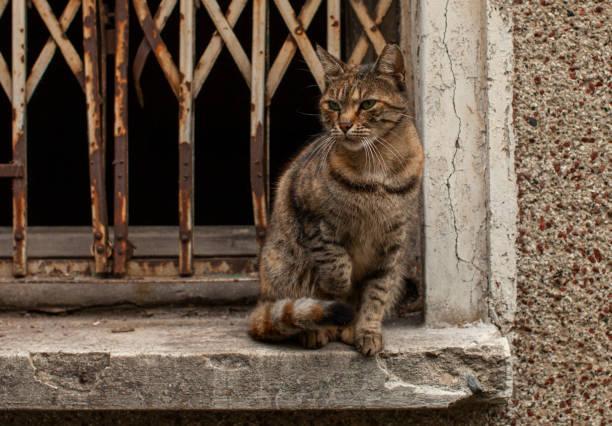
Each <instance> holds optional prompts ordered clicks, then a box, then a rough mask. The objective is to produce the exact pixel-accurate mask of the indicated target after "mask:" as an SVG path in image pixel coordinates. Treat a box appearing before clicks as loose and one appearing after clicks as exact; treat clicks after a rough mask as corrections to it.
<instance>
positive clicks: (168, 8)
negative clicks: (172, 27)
mask: <svg viewBox="0 0 612 426" xmlns="http://www.w3.org/2000/svg"><path fill="white" fill-rule="evenodd" d="M176 2H177V0H162V2H161V3H160V4H159V6H158V7H157V11H156V12H155V17H154V18H153V25H152V26H151V27H150V28H151V29H152V30H155V31H157V33H158V34H159V33H161V32H162V31H163V29H164V27H165V26H166V22H168V18H169V17H170V14H171V13H172V11H173V10H174V8H175V7H176ZM137 6H138V7H140V9H143V5H141V4H139V5H136V4H134V7H135V8H136V7H137ZM144 6H146V4H145V5H144ZM141 12H142V13H144V15H143V16H144V17H145V21H146V14H147V10H144V9H143V10H141ZM139 19H140V18H139ZM145 21H140V22H141V26H142V23H143V22H145ZM147 25H149V24H147ZM150 52H151V46H150V45H149V42H148V39H147V38H146V35H145V39H144V40H142V42H141V43H140V45H139V46H138V51H137V52H136V56H135V57H134V65H133V66H132V72H133V73H134V89H135V90H136V96H137V97H138V101H139V102H140V105H141V106H142V105H144V97H143V95H142V87H141V86H140V76H141V75H142V71H143V70H144V66H145V63H146V62H147V58H148V57H149V53H150ZM174 68H176V66H175V67H174ZM162 71H163V70H162ZM169 71H170V72H171V73H174V71H172V70H169ZM177 76H178V72H177ZM177 81H178V80H177ZM175 89H176V90H175ZM172 90H173V91H174V94H175V95H178V85H177V87H176V88H173V89H172Z"/></svg>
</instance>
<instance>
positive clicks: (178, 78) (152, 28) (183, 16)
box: [0, 0, 393, 276]
mask: <svg viewBox="0 0 612 426" xmlns="http://www.w3.org/2000/svg"><path fill="white" fill-rule="evenodd" d="M97 1H99V0H68V3H67V5H66V7H65V9H64V11H63V13H62V15H61V17H60V19H59V21H58V20H57V19H56V17H55V16H54V15H53V12H52V11H51V8H50V7H49V4H48V3H47V0H32V3H33V4H34V6H35V7H36V9H37V10H38V12H39V13H40V15H41V17H42V19H43V21H44V22H45V25H46V26H47V28H48V29H49V33H50V34H51V37H50V38H49V40H48V41H47V44H46V45H45V46H44V48H43V49H42V51H41V54H40V55H39V57H38V59H37V60H36V62H35V64H34V66H33V67H32V71H31V73H30V76H29V77H28V78H27V79H26V74H27V69H26V64H25V59H24V58H25V52H26V28H25V21H26V0H12V2H13V3H12V4H13V49H12V55H13V61H12V66H13V70H12V75H11V74H10V73H9V72H8V67H7V65H6V62H5V60H4V58H3V57H2V55H1V54H0V86H1V87H2V88H3V89H4V91H5V92H6V94H7V95H8V97H9V99H10V100H11V102H12V105H13V108H14V110H15V115H14V117H13V161H12V162H11V163H10V164H7V165H0V177H10V178H12V179H13V235H14V241H15V244H14V274H15V275H16V276H24V275H25V274H26V268H27V262H26V261H27V257H26V236H27V235H26V228H27V203H26V190H27V183H26V176H27V169H26V127H25V118H26V104H27V101H28V100H29V99H30V98H31V96H32V94H33V93H34V90H35V89H36V86H37V84H38V82H39V81H40V79H41V78H42V76H43V74H44V72H45V70H46V68H47V66H48V64H49V63H50V61H51V59H52V58H53V56H54V54H55V52H56V50H57V49H58V48H59V50H60V51H61V53H62V56H63V57H64V58H65V60H66V61H67V63H68V65H69V66H70V69H71V70H72V72H73V74H74V75H75V76H76V78H77V80H78V81H79V83H80V84H81V86H82V87H83V90H84V91H85V95H86V100H87V117H88V141H89V161H90V181H91V199H92V228H93V237H94V245H93V252H94V253H93V254H94V258H95V271H96V273H106V272H110V269H111V268H110V267H109V266H110V265H109V258H110V257H111V256H110V252H109V237H108V229H107V228H108V227H107V206H106V198H105V190H104V189H105V188H104V151H105V141H104V134H103V133H104V132H103V116H104V111H103V110H104V108H103V105H104V104H103V101H104V99H103V97H102V95H101V93H103V91H104V88H103V83H102V82H101V80H102V79H101V72H102V70H103V66H102V65H101V64H103V62H104V59H103V55H101V52H100V49H101V46H103V38H102V37H98V33H99V32H100V23H99V22H98V13H99V12H100V9H101V8H102V7H103V6H102V4H101V3H98V2H97ZM247 1H248V0H232V1H231V2H230V5H229V6H228V9H227V11H226V13H225V14H224V13H223V12H222V10H221V8H220V7H219V4H218V2H217V1H216V0H162V1H161V2H160V4H159V6H158V9H157V11H156V13H155V15H154V16H152V15H151V11H150V9H149V7H148V5H147V1H146V0H132V5H133V7H134V11H135V13H136V17H137V18H138V22H139V24H140V26H141V28H142V30H143V33H144V40H143V41H142V42H141V44H140V46H139V48H138V51H137V53H136V56H135V58H134V61H133V69H132V71H133V75H134V79H135V84H136V91H137V94H138V97H139V98H140V99H141V100H142V90H141V89H140V86H139V79H140V76H141V75H142V72H143V69H144V65H145V63H146V60H147V58H148V56H149V54H150V53H153V55H154V57H155V58H156V61H157V63H158V64H159V66H160V68H161V70H162V72H163V73H164V76H165V77H166V80H167V81H168V83H169V85H170V88H171V89H172V91H173V92H174V93H175V95H176V97H177V100H178V104H179V118H178V119H179V135H178V136H179V137H178V148H179V273H180V274H181V275H191V274H193V194H194V191H193V155H194V153H193V128H194V126H193V120H194V100H195V99H196V97H197V96H198V94H199V93H200V90H201V88H202V86H203V85H204V83H205V81H206V79H207V77H208V75H209V74H210V71H211V70H212V67H213V66H214V64H215V62H216V60H217V58H218V56H219V54H220V53H221V50H222V48H223V47H224V46H225V47H227V49H228V51H229V52H230V54H231V56H232V58H233V59H234V61H235V63H236V65H237V67H238V69H239V71H240V73H241V74H242V76H243V78H244V80H245V82H246V84H247V86H248V87H249V88H250V90H251V127H250V141H251V142H250V146H251V152H250V155H251V163H250V179H251V189H252V190H251V192H252V198H253V212H254V221H255V227H256V231H257V238H258V240H259V241H260V242H262V241H263V238H264V236H265V231H266V226H267V204H268V186H269V183H268V158H269V141H268V136H267V131H266V127H267V123H268V122H269V106H270V104H271V102H272V98H273V97H274V93H275V92H276V89H277V88H278V86H279V84H280V82H281V80H282V78H283V77H284V75H285V73H286V70H287V68H288V67H289V64H290V62H291V60H292V59H293V57H294V56H295V54H296V53H297V51H298V50H299V51H300V53H301V55H302V57H303V58H304V60H305V62H306V64H307V66H308V68H309V69H310V71H311V72H312V74H313V77H314V78H315V80H316V82H317V84H318V86H319V87H320V89H321V90H323V89H324V85H325V78H324V73H323V68H322V66H321V63H320V61H319V59H318V58H317V56H316V53H315V50H314V48H313V46H312V43H311V41H310V39H309V38H308V35H307V30H308V28H309V26H310V24H311V22H312V20H313V18H314V16H315V14H316V12H317V11H318V10H319V8H320V7H321V4H322V2H323V0H306V2H305V3H304V5H303V6H302V8H301V10H300V12H299V14H296V13H295V11H294V10H293V8H292V7H291V5H290V3H289V0H274V4H275V6H276V8H277V9H278V11H279V13H280V15H281V16H282V18H283V20H284V22H285V24H286V26H287V28H288V30H289V35H288V36H287V38H286V40H285V42H284V43H283V45H282V47H281V49H280V51H279V53H278V55H277V56H276V58H275V59H274V61H273V62H272V65H271V66H270V68H269V69H268V70H266V56H267V45H268V34H267V29H266V28H267V22H266V20H267V8H268V3H269V2H268V1H267V0H253V9H252V17H253V29H252V41H251V42H252V50H251V58H249V57H248V56H247V54H246V53H245V51H244V49H243V47H242V45H241V44H240V41H239V40H238V38H237V37H236V35H235V33H234V32H233V27H234V26H235V24H236V22H237V21H238V18H239V17H240V15H241V14H242V12H243V11H244V9H245V7H246V5H247ZM392 1H393V0H380V1H379V2H378V4H377V6H376V10H375V14H374V15H375V16H374V17H371V16H370V14H369V12H368V10H367V7H366V5H365V4H364V3H363V2H362V1H360V0H350V1H349V4H350V6H351V8H352V9H353V11H354V13H355V15H356V17H357V19H358V21H359V22H360V24H361V25H362V27H363V33H362V35H361V36H360V38H359V39H358V40H357V43H356V45H355V48H354V50H353V52H352V53H351V55H350V56H349V63H351V64H359V63H361V61H362V60H363V58H364V57H365V55H366V53H367V50H368V48H369V44H370V43H371V44H372V46H373V47H374V49H375V51H376V52H377V53H380V51H381V50H382V49H383V47H384V45H385V40H384V37H383V36H382V34H381V32H380V30H379V29H378V26H379V25H380V24H381V22H382V20H383V18H384V17H385V15H386V14H387V12H388V11H389V9H390V6H391V4H392ZM198 2H201V4H202V5H203V6H204V8H205V9H206V11H207V13H208V15H209V16H210V18H211V20H212V22H213V23H214V25H215V28H216V30H215V32H214V34H213V36H212V38H211V40H210V42H209V44H208V46H207V47H206V49H205V50H204V52H203V54H202V55H201V57H200V58H199V60H198V61H197V64H196V63H195V60H194V59H195V25H196V14H195V7H196V3H198ZM177 3H178V4H179V13H180V28H179V31H180V43H179V46H180V47H179V64H178V67H177V65H176V64H175V63H174V62H173V60H172V56H171V54H170V52H169V50H168V48H167V46H166V44H165V43H164V41H163V39H162V37H161V33H162V31H163V29H164V27H165V24H166V22H167V20H168V18H169V17H170V15H171V14H172V13H173V11H174V10H175V9H176V6H177ZM326 3H327V48H328V50H329V51H330V52H331V53H332V54H334V55H336V56H340V53H341V28H340V23H341V19H340V14H341V4H342V2H341V1H340V0H327V2H326ZM7 4H8V0H0V16H1V15H2V13H3V12H4V9H5V8H6V6H7ZM80 7H82V9H83V45H84V55H83V61H81V58H80V57H79V55H78V53H77V52H76V50H75V49H74V46H73V45H72V44H71V43H70V41H69V40H68V38H67V37H66V35H65V32H66V30H67V29H68V27H69V26H70V24H71V23H72V21H73V20H74V17H75V15H76V13H77V12H78V9H79V8H80ZM115 29H116V31H115V46H114V51H115V94H114V104H115V114H114V138H115V141H114V145H115V158H114V162H113V164H114V185H115V188H114V198H115V203H114V205H115V207H114V223H115V225H114V227H115V240H114V243H113V247H112V258H113V265H112V272H113V273H115V274H116V275H123V274H125V273H126V272H127V262H128V260H129V250H130V247H129V241H128V199H129V197H128V122H127V120H128V116H127V108H128V106H127V92H128V84H129V83H128V80H129V77H128V72H129V70H128V64H129V57H128V53H129V46H128V40H129V0H117V1H116V2H115Z"/></svg>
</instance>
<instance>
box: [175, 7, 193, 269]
mask: <svg viewBox="0 0 612 426" xmlns="http://www.w3.org/2000/svg"><path fill="white" fill-rule="evenodd" d="M179 28H180V48H179V68H180V70H181V77H182V78H181V82H180V86H179V274H180V275H182V276H185V275H192V274H193V118H194V114H193V112H194V111H193V108H194V104H193V84H192V83H193V68H194V67H193V65H194V54H195V7H194V2H193V0H180V26H179Z"/></svg>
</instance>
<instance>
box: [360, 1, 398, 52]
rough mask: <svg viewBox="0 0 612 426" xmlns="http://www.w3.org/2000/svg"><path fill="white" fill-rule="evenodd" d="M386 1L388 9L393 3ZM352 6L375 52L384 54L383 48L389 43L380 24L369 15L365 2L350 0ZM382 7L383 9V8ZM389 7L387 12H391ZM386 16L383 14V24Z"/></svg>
mask: <svg viewBox="0 0 612 426" xmlns="http://www.w3.org/2000/svg"><path fill="white" fill-rule="evenodd" d="M386 1H387V2H388V3H389V5H388V7H390V6H391V2H392V1H391V0H386ZM380 3H383V4H384V3H385V1H381V2H380ZM380 3H379V5H380ZM350 4H351V7H352V8H353V11H354V12H355V15H356V16H357V19H358V20H359V23H360V24H361V26H362V27H363V31H364V33H365V35H366V36H367V38H368V39H370V42H371V43H372V46H374V50H375V51H376V54H377V55H379V54H380V52H382V50H383V48H384V47H385V44H386V43H387V42H386V41H385V38H384V37H383V35H382V34H381V32H380V29H379V27H378V26H379V25H380V23H376V22H375V21H373V20H372V18H371V17H370V14H369V13H368V8H367V7H366V5H365V3H364V2H363V1H360V0H350ZM385 6H386V5H385ZM380 7H381V8H382V6H380ZM388 7H387V10H389V9H388ZM384 15H386V12H385V13H384V14H382V17H381V19H380V22H382V18H384ZM366 50H367V49H366Z"/></svg>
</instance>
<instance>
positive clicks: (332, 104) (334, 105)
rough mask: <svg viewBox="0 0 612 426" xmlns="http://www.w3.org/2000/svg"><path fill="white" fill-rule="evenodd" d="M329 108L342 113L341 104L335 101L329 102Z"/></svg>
mask: <svg viewBox="0 0 612 426" xmlns="http://www.w3.org/2000/svg"><path fill="white" fill-rule="evenodd" d="M327 106H328V107H329V109H331V110H332V111H340V104H339V103H338V102H335V101H327Z"/></svg>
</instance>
